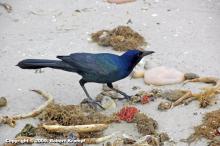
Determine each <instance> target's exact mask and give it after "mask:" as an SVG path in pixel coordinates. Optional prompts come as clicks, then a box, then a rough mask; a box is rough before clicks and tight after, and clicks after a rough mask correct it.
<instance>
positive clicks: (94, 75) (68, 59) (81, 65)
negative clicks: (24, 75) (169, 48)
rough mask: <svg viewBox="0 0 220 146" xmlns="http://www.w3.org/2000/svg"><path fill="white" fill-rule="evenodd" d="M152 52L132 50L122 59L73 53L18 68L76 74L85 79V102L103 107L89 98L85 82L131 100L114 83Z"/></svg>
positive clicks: (120, 57)
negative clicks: (104, 84) (95, 84)
mask: <svg viewBox="0 0 220 146" xmlns="http://www.w3.org/2000/svg"><path fill="white" fill-rule="evenodd" d="M152 53H154V52H153V51H139V50H129V51H127V52H125V53H124V54H122V55H121V56H118V55H114V54H109V53H99V54H91V53H73V54H70V55H69V56H57V58H58V59H60V60H47V59H25V60H22V61H20V62H19V63H18V64H17V66H19V67H20V68H22V69H40V68H45V67H50V68H54V69H61V70H64V71H69V72H76V73H78V74H79V75H81V76H82V79H81V80H80V81H79V84H80V85H81V87H82V88H83V90H84V92H85V94H86V96H87V100H86V101H87V102H88V103H90V104H92V105H98V106H100V107H101V105H100V104H99V103H97V102H96V101H95V100H93V99H92V98H91V97H90V95H89V93H88V92H87V90H86V88H85V86H84V85H85V83H87V82H95V83H106V84H107V86H108V87H109V88H111V89H112V90H114V91H116V92H118V93H120V94H121V95H123V96H124V97H125V98H126V99H129V98H130V96H128V95H127V94H126V93H124V92H122V91H120V90H118V89H115V88H114V87H113V85H112V83H113V82H115V81H118V80H121V79H123V78H125V77H127V76H128V75H129V74H130V73H131V72H132V70H133V68H134V67H135V66H136V65H137V63H138V62H140V60H141V59H142V58H143V57H144V56H146V55H149V54H152ZM101 108H102V107H101Z"/></svg>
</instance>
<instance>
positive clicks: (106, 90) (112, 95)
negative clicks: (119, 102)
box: [96, 84, 123, 107]
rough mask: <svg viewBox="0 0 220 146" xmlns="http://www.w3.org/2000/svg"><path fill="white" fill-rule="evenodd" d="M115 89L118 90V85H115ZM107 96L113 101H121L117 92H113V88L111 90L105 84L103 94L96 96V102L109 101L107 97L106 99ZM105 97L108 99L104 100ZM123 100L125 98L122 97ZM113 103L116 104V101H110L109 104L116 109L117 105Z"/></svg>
mask: <svg viewBox="0 0 220 146" xmlns="http://www.w3.org/2000/svg"><path fill="white" fill-rule="evenodd" d="M114 88H115V89H118V85H114ZM105 96H108V97H110V98H112V99H120V97H119V94H118V93H117V92H115V91H113V90H112V89H111V88H109V87H108V86H107V85H105V84H103V86H102V92H101V93H99V94H98V95H97V96H96V100H97V101H100V102H102V100H106V99H107V97H105ZM104 97H105V98H106V99H104ZM122 98H123V97H122ZM103 102H104V101H103ZM113 102H115V101H114V100H108V103H109V104H110V105H112V107H114V104H115V103H113ZM104 103H105V102H104ZM110 107H111V106H110Z"/></svg>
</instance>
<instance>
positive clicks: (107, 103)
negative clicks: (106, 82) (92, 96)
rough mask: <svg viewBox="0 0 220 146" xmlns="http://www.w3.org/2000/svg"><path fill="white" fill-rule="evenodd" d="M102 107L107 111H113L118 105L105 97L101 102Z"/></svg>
mask: <svg viewBox="0 0 220 146" xmlns="http://www.w3.org/2000/svg"><path fill="white" fill-rule="evenodd" d="M101 105H102V107H104V108H105V109H113V108H116V103H115V101H114V100H113V99H112V98H111V97H108V96H104V97H103V99H102V101H101Z"/></svg>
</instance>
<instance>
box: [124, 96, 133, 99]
mask: <svg viewBox="0 0 220 146" xmlns="http://www.w3.org/2000/svg"><path fill="white" fill-rule="evenodd" d="M131 97H132V96H130V95H125V96H124V99H127V100H130V99H131Z"/></svg>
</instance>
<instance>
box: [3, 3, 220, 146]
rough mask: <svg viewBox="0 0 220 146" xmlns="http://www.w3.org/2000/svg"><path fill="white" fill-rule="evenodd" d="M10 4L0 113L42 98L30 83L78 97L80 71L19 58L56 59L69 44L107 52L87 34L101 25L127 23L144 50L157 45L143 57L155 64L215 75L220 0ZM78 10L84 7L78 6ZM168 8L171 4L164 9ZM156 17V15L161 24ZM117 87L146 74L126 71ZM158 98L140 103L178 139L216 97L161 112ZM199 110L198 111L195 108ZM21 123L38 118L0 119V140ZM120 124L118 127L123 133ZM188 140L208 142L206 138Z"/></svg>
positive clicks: (95, 88) (59, 98) (92, 89)
mask: <svg viewBox="0 0 220 146" xmlns="http://www.w3.org/2000/svg"><path fill="white" fill-rule="evenodd" d="M4 2H8V3H9V4H11V5H12V7H13V11H12V13H7V12H6V11H5V10H4V9H3V7H0V26H1V27H0V96H5V97H7V99H8V106H7V107H4V108H1V109H0V115H6V114H7V115H13V114H18V113H24V112H27V111H30V110H32V109H33V108H35V107H36V106H38V105H40V104H41V103H42V102H43V100H42V98H41V97H39V96H38V95H36V94H35V93H32V92H30V91H29V89H40V90H44V91H47V92H49V93H50V94H52V95H53V96H54V98H55V101H56V102H57V103H66V104H78V103H79V102H80V101H81V100H82V99H83V98H85V95H84V93H83V91H82V89H81V88H80V85H79V84H78V80H79V79H80V76H79V75H76V74H72V73H67V72H63V71H59V70H52V69H43V71H44V72H43V73H41V74H35V71H34V70H21V69H20V68H18V67H16V66H15V65H16V64H17V62H18V61H20V60H22V59H25V58H49V59H55V56H56V55H64V54H69V53H73V52H111V53H118V52H114V51H112V50H111V48H103V47H99V46H97V44H95V43H91V42H89V38H90V36H89V34H90V33H92V32H95V31H97V30H100V29H112V28H114V27H116V26H118V25H125V24H126V22H127V21H128V20H129V19H131V20H132V22H133V23H132V24H129V26H131V27H132V28H133V29H134V30H136V31H138V32H139V33H140V34H142V35H143V36H144V37H145V38H146V40H147V41H148V42H149V48H147V50H153V51H155V52H156V53H155V54H154V55H153V56H152V57H146V58H145V60H148V61H149V62H151V63H153V64H159V65H164V66H170V67H174V68H177V69H178V70H181V71H183V72H194V73H198V74H200V75H205V76H207V75H212V76H218V77H220V69H219V67H220V65H219V63H220V49H219V46H220V40H219V38H220V1H218V0H194V1H192V0H184V1H183V0H176V1H172V0H157V1H152V0H137V2H134V3H127V4H122V5H115V4H108V3H106V2H103V1H102V0H97V1H95V0H91V1H88V0H71V1H70V0H69V1H64V0H47V1H45V0H38V1H34V0H14V1H10V0H4ZM76 9H78V10H81V13H77V12H75V10H76ZM169 10H170V11H169ZM156 23H160V24H159V25H158V24H156ZM116 84H118V85H119V88H120V89H121V90H123V91H125V92H127V93H129V94H132V93H134V92H133V91H132V89H131V88H132V87H133V86H134V85H136V86H140V87H142V89H151V88H152V87H150V86H147V85H144V82H143V80H141V79H137V80H130V79H129V78H126V79H124V80H122V81H119V82H117V83H116ZM201 86H204V85H199V84H193V85H192V84H191V85H186V86H185V87H182V86H181V85H176V86H175V85H174V86H166V87H161V88H163V89H165V88H171V89H174V88H179V87H181V88H189V87H190V88H191V89H193V90H196V89H198V87H201ZM101 87H102V86H101V85H99V84H88V85H87V88H88V90H89V93H90V94H91V95H92V96H93V97H95V96H96V95H97V94H98V93H99V92H100V91H101ZM158 103H159V100H158V101H156V102H151V103H150V104H146V105H144V106H139V107H138V108H140V109H141V111H142V112H145V113H146V114H148V115H149V116H151V117H152V118H154V119H155V120H157V121H158V123H159V131H161V132H162V131H164V132H167V133H168V134H169V135H170V137H171V138H172V139H173V140H174V141H176V142H177V145H178V146H185V145H186V144H185V143H182V142H179V140H180V139H182V138H186V137H188V136H189V135H190V134H191V133H192V132H193V126H195V125H198V124H199V123H201V119H202V116H203V115H204V113H206V112H209V111H212V110H216V109H218V108H219V104H218V105H214V106H210V107H208V108H206V109H200V108H199V106H198V103H197V102H193V103H191V104H190V105H188V106H179V107H176V108H174V109H172V110H169V111H167V112H159V111H158V110H157V105H158ZM195 112H197V113H198V115H196V116H195V115H193V113H195ZM26 123H32V124H34V125H36V124H37V123H38V121H37V120H34V119H26V120H21V121H18V122H17V125H16V127H15V128H11V127H8V126H7V125H1V127H0V129H1V130H0V143H3V142H4V140H5V139H11V138H13V137H14V136H15V135H16V134H17V133H18V132H19V131H20V130H21V129H22V128H23V127H24V125H25V124H26ZM118 129H121V130H123V132H124V133H128V134H131V135H137V133H136V132H137V129H135V126H133V125H128V124H122V125H112V126H111V128H109V130H107V132H106V133H111V132H114V131H117V130H118ZM123 132H122V133H123ZM193 145H196V146H205V145H206V143H205V141H204V140H203V141H200V142H198V143H195V144H193Z"/></svg>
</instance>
